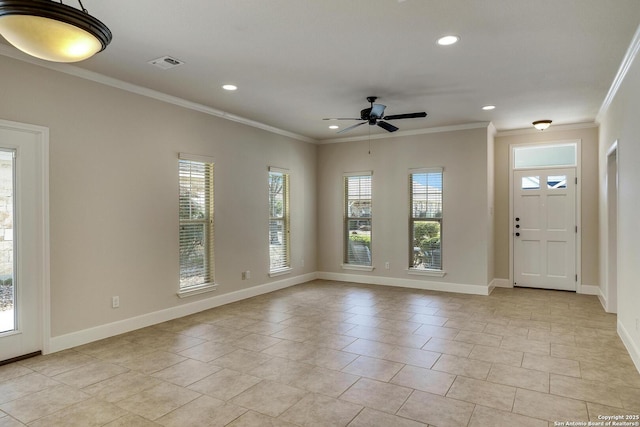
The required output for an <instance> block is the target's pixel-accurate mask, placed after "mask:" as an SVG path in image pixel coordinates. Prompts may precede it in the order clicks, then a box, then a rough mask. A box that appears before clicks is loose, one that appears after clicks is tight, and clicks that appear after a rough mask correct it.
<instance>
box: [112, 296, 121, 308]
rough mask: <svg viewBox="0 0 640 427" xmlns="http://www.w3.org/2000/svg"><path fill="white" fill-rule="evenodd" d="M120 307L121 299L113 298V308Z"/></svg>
mask: <svg viewBox="0 0 640 427" xmlns="http://www.w3.org/2000/svg"><path fill="white" fill-rule="evenodd" d="M118 307H120V297H111V308H118Z"/></svg>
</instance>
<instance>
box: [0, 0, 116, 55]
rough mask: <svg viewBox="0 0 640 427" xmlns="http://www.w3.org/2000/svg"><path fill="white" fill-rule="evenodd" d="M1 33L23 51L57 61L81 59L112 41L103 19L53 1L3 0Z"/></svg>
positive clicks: (0, 4) (0, 8)
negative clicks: (102, 21) (99, 19)
mask: <svg viewBox="0 0 640 427" xmlns="http://www.w3.org/2000/svg"><path fill="white" fill-rule="evenodd" d="M25 4H26V5H25ZM0 34H2V36H3V37H4V38H5V39H6V40H7V41H8V42H9V43H11V44H12V45H13V46H15V47H16V48H18V49H20V50H21V51H23V52H25V53H27V54H29V55H31V56H35V57H36V58H40V59H44V60H47V61H54V62H77V61H82V60H84V59H87V58H90V57H91V56H93V55H95V54H96V53H98V52H100V51H101V50H103V49H104V48H105V47H106V46H107V45H108V44H109V42H111V32H110V31H109V29H108V28H107V27H106V26H105V25H104V24H102V23H101V22H100V21H98V20H97V19H95V18H94V17H92V16H91V15H89V14H88V13H86V12H84V11H81V10H78V9H75V8H73V7H70V6H66V5H64V4H61V3H56V2H53V1H51V0H35V1H34V0H30V1H0Z"/></svg>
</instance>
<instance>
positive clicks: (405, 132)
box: [317, 122, 491, 144]
mask: <svg viewBox="0 0 640 427" xmlns="http://www.w3.org/2000/svg"><path fill="white" fill-rule="evenodd" d="M490 124H491V122H478V123H467V124H462V125H453V126H439V127H433V128H424V129H414V130H401V131H398V132H393V133H383V134H375V135H362V136H352V137H349V138H334V139H321V140H319V141H317V143H318V144H334V143H339V142H352V141H369V140H370V139H387V138H400V137H403V136H411V135H424V134H427V133H441V132H454V131H457V130H469V129H480V128H486V127H488V126H489V125H490Z"/></svg>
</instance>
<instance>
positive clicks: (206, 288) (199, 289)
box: [178, 283, 217, 298]
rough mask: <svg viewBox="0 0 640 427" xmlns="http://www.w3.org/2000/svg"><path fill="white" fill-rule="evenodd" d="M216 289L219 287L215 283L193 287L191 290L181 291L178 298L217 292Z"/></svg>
mask: <svg viewBox="0 0 640 427" xmlns="http://www.w3.org/2000/svg"><path fill="white" fill-rule="evenodd" d="M216 287H217V285H216V284H215V283H205V284H204V285H198V286H192V287H190V288H186V289H180V290H179V291H178V296H179V297H180V298H187V297H192V296H194V295H200V294H204V293H206V292H213V291H215V290H216Z"/></svg>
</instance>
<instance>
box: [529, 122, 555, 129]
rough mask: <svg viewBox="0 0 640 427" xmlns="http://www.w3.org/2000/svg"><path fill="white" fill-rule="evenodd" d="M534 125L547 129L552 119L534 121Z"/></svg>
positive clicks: (537, 127)
mask: <svg viewBox="0 0 640 427" xmlns="http://www.w3.org/2000/svg"><path fill="white" fill-rule="evenodd" d="M532 125H533V127H535V128H536V129H538V130H545V129H546V128H548V127H549V126H551V120H538V121H535V122H533V123H532Z"/></svg>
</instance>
